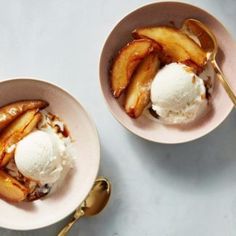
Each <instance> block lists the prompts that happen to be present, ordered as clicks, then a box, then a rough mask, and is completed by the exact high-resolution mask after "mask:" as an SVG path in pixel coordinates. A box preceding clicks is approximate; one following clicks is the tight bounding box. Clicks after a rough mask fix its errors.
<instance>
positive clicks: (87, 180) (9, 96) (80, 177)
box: [0, 79, 100, 230]
mask: <svg viewBox="0 0 236 236" xmlns="http://www.w3.org/2000/svg"><path fill="white" fill-rule="evenodd" d="M23 99H43V100H46V101H48V102H49V104H50V105H49V107H48V108H47V110H48V111H50V112H52V113H54V114H56V115H58V116H59V117H60V118H62V120H63V121H64V122H65V123H66V124H67V126H68V129H69V130H70V134H71V137H72V138H73V140H74V141H75V146H76V149H77V159H76V160H75V168H74V169H73V170H72V171H71V172H70V175H69V176H67V179H66V181H65V185H64V186H62V188H60V189H59V191H56V192H55V193H53V194H52V195H50V196H47V197H45V198H44V199H42V200H37V201H35V202H32V203H28V202H26V203H18V204H10V203H7V202H5V201H3V200H1V199H0V209H1V215H0V227H4V228H9V229H17V230H30V229H36V228H41V227H45V226H48V225H50V224H53V223H55V222H57V221H59V220H61V219H63V218H64V217H66V216H67V215H69V214H70V213H72V212H73V211H74V210H75V209H76V208H77V207H78V206H79V205H80V204H81V203H82V201H83V200H84V199H85V197H86V196H87V194H88V193H89V191H90V189H91V188H92V186H93V183H94V181H95V179H96V177H97V173H98V169H99V163H100V145H99V140H98V134H97V131H96V127H95V125H94V123H93V122H92V120H91V119H90V118H89V116H88V114H87V113H86V111H85V110H84V108H83V107H82V106H81V105H80V104H79V102H77V101H76V100H75V98H73V97H72V96H71V95H70V94H69V93H67V92H66V91H64V90H63V89H61V88H59V87H57V86H55V85H53V84H50V83H47V82H43V81H39V80H34V79H12V80H7V81H4V82H0V106H2V105H4V104H7V103H10V102H14V101H17V100H23Z"/></svg>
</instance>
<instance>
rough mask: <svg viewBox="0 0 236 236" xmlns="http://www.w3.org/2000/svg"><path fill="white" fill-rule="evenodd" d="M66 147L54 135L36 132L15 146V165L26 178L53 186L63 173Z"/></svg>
mask: <svg viewBox="0 0 236 236" xmlns="http://www.w3.org/2000/svg"><path fill="white" fill-rule="evenodd" d="M65 156H66V146H65V143H64V142H63V140H61V139H60V138H59V137H58V135H57V134H56V133H53V132H46V131H41V130H36V131H34V132H32V133H30V134H29V135H28V136H26V137H25V138H24V139H22V140H21V141H20V142H19V143H18V144H17V146H16V150H15V163H16V166H17V168H18V170H19V171H20V172H21V173H22V174H23V175H24V176H26V177H28V178H30V179H33V180H36V181H39V182H40V183H41V184H46V183H47V184H53V183H55V182H56V181H57V180H58V179H59V178H60V176H61V174H62V172H63V168H64V167H63V165H64V164H65V161H63V159H64V158H65Z"/></svg>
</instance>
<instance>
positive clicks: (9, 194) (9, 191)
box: [0, 170, 28, 202]
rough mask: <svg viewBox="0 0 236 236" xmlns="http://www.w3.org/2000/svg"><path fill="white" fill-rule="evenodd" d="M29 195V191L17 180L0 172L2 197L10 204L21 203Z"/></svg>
mask: <svg viewBox="0 0 236 236" xmlns="http://www.w3.org/2000/svg"><path fill="white" fill-rule="evenodd" d="M27 194H28V189H27V188H26V187H25V186H24V185H22V184H21V183H20V182H18V181H17V180H16V179H14V178H13V177H11V176H10V175H8V174H7V173H5V172H4V171H2V170H0V197H1V198H3V199H5V200H7V201H10V202H21V201H23V200H24V199H25V198H26V196H27Z"/></svg>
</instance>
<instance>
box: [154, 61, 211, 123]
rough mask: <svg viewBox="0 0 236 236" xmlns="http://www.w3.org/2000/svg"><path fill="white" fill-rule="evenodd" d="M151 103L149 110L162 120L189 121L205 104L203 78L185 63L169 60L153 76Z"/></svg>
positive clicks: (200, 113) (199, 112)
mask: <svg viewBox="0 0 236 236" xmlns="http://www.w3.org/2000/svg"><path fill="white" fill-rule="evenodd" d="M151 102H152V109H153V110H154V111H155V112H156V113H157V114H158V115H159V117H160V120H161V121H163V122H164V123H167V124H182V123H189V122H192V121H193V120H195V119H196V118H197V117H199V116H200V115H202V114H203V112H204V111H205V109H206V106H207V99H206V88H205V85H204V81H203V80H202V79H201V78H200V77H198V76H197V75H196V74H194V73H193V72H192V71H191V69H190V68H189V67H187V66H186V65H183V64H180V63H171V64H169V65H166V66H165V67H163V68H162V69H161V70H160V71H159V72H158V73H157V75H156V77H155V78H154V80H153V82H152V85H151Z"/></svg>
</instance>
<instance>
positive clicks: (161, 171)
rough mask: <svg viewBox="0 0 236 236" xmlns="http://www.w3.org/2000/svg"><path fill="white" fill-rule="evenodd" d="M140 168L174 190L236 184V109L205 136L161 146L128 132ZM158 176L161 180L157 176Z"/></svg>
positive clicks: (208, 188) (210, 189)
mask: <svg viewBox="0 0 236 236" xmlns="http://www.w3.org/2000/svg"><path fill="white" fill-rule="evenodd" d="M127 142H129V143H130V146H131V147H132V149H133V150H135V151H136V154H137V161H139V162H141V165H143V171H144V172H146V174H148V173H147V172H149V173H150V175H153V176H154V177H156V178H157V181H162V182H163V183H164V184H166V185H169V186H170V187H171V188H174V189H175V190H176V191H185V190H186V191H188V192H189V191H195V190H196V191H197V192H199V191H201V189H203V190H204V192H207V191H214V189H218V190H219V189H220V188H221V189H222V188H226V187H228V188H232V184H233V183H236V112H235V111H234V112H232V114H231V115H230V116H229V117H228V118H227V119H226V121H225V122H224V123H223V124H222V125H221V126H220V127H218V128H217V129H216V130H214V131H213V132H212V133H210V134H208V135H207V136H205V137H203V138H200V139H198V140H195V141H193V142H189V143H185V144H176V145H164V144H158V143H153V142H149V141H146V140H144V139H142V138H140V137H137V136H135V135H133V134H131V133H128V131H127ZM158 178H161V179H158Z"/></svg>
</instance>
